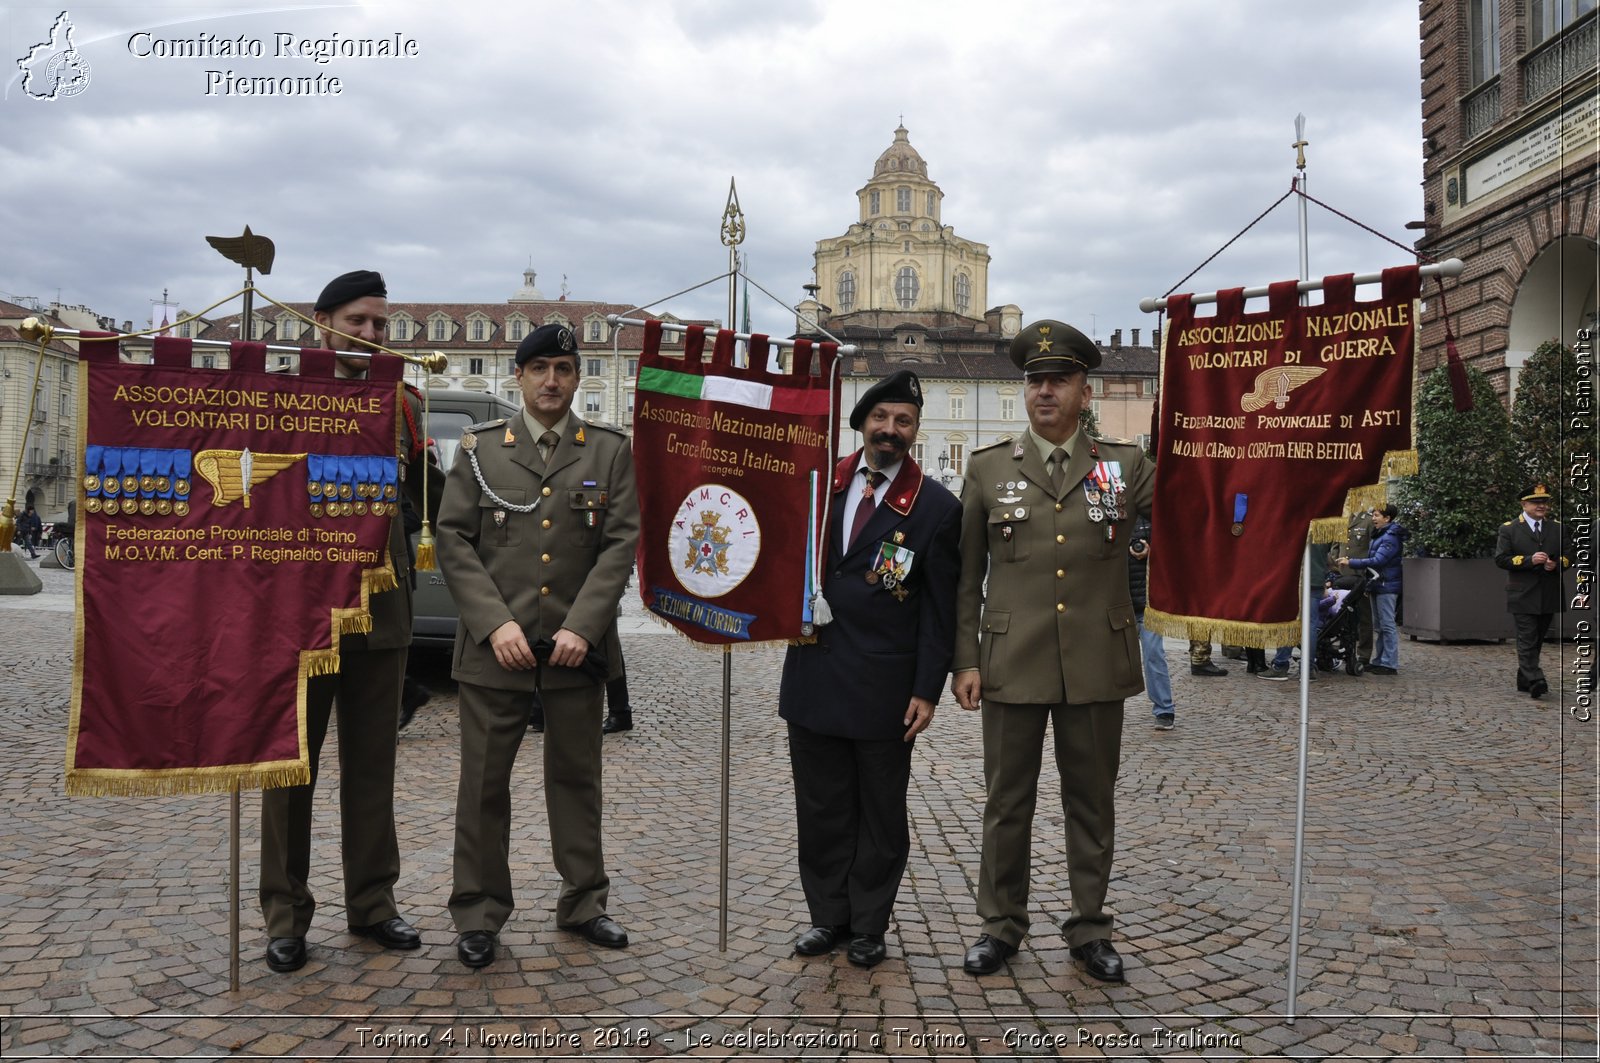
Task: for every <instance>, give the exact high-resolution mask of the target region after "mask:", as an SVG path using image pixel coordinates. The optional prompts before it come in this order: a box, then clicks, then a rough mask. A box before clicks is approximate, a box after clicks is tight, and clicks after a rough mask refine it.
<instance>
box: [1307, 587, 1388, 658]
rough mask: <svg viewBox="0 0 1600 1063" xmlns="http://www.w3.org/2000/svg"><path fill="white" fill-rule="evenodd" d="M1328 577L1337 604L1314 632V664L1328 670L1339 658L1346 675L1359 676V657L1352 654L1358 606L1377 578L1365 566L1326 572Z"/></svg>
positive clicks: (1356, 639)
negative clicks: (1315, 643)
mask: <svg viewBox="0 0 1600 1063" xmlns="http://www.w3.org/2000/svg"><path fill="white" fill-rule="evenodd" d="M1328 576H1329V579H1330V581H1331V582H1332V584H1333V588H1334V594H1336V595H1338V596H1339V604H1338V606H1337V608H1335V609H1334V611H1333V615H1332V616H1330V617H1328V619H1327V620H1325V621H1323V623H1322V627H1321V630H1320V631H1318V632H1317V645H1316V662H1317V667H1318V668H1320V669H1322V670H1323V671H1324V672H1331V671H1333V670H1334V668H1336V667H1337V666H1338V665H1337V662H1339V661H1343V662H1344V670H1345V673H1346V674H1347V675H1360V674H1361V658H1360V657H1359V656H1357V653H1356V644H1357V642H1359V641H1360V638H1361V622H1360V619H1359V616H1358V609H1359V608H1360V606H1361V604H1362V603H1363V602H1364V601H1366V599H1367V594H1368V590H1367V588H1368V587H1369V586H1370V585H1371V584H1372V583H1373V582H1374V581H1375V580H1376V579H1377V578H1378V574H1377V572H1376V571H1375V570H1373V569H1370V568H1368V569H1362V570H1361V571H1359V572H1355V573H1351V574H1349V575H1341V574H1339V573H1337V572H1330V573H1328Z"/></svg>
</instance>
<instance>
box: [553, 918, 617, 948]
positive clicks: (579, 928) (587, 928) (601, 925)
mask: <svg viewBox="0 0 1600 1063" xmlns="http://www.w3.org/2000/svg"><path fill="white" fill-rule="evenodd" d="M561 929H562V930H565V931H568V932H569V933H573V934H582V935H583V936H584V937H586V938H588V939H589V940H590V941H591V942H593V943H594V944H596V945H600V946H603V947H604V948H608V949H625V948H627V947H628V932H627V931H626V930H624V929H622V927H620V926H618V925H617V922H616V920H614V919H612V918H611V917H610V916H609V915H597V916H595V917H594V918H593V919H591V920H589V921H588V922H587V923H571V924H569V925H567V926H564V927H562V928H561Z"/></svg>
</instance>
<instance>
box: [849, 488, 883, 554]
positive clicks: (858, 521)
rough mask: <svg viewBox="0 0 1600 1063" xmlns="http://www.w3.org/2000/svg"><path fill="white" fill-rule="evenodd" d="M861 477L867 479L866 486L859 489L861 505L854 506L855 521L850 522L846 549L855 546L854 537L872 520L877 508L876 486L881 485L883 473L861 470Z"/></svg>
mask: <svg viewBox="0 0 1600 1063" xmlns="http://www.w3.org/2000/svg"><path fill="white" fill-rule="evenodd" d="M861 475H862V476H865V477H866V478H867V485H866V486H865V487H863V488H862V489H861V503H860V504H859V505H857V506H856V516H855V519H854V520H852V521H851V522H850V538H849V540H848V541H847V543H846V548H847V549H848V548H849V547H851V546H854V545H855V544H856V537H857V536H859V535H860V534H861V529H862V528H865V527H866V526H867V521H869V520H871V519H872V512H873V510H875V509H877V508H878V500H877V498H876V494H877V489H878V485H879V484H881V483H883V473H881V472H878V471H877V470H875V469H862V470H861Z"/></svg>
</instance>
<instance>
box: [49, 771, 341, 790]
mask: <svg viewBox="0 0 1600 1063" xmlns="http://www.w3.org/2000/svg"><path fill="white" fill-rule="evenodd" d="M310 782H311V769H310V767H308V766H307V765H305V764H288V765H287V766H271V767H269V766H266V765H260V766H256V767H233V766H229V767H221V768H173V769H170V770H166V769H164V770H160V771H136V770H131V769H126V768H115V769H113V768H82V769H77V770H72V771H68V772H67V785H66V790H67V796H68V797H172V796H178V795H183V794H215V793H230V792H232V791H233V790H235V789H240V790H265V789H270V788H272V787H277V786H305V785H306V784H308V783H310Z"/></svg>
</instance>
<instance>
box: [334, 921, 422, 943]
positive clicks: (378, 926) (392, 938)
mask: <svg viewBox="0 0 1600 1063" xmlns="http://www.w3.org/2000/svg"><path fill="white" fill-rule="evenodd" d="M350 933H352V934H355V935H356V936H357V937H364V938H371V939H372V940H373V941H376V942H377V943H378V944H380V945H382V946H383V947H384V948H386V949H416V948H421V947H422V935H421V934H419V933H417V928H416V927H414V926H412V925H411V924H410V923H408V922H406V921H405V920H404V919H402V918H400V917H399V916H398V915H397V916H395V917H394V918H392V919H385V920H384V921H383V922H381V923H373V924H372V925H371V926H353V927H351V928H350Z"/></svg>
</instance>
